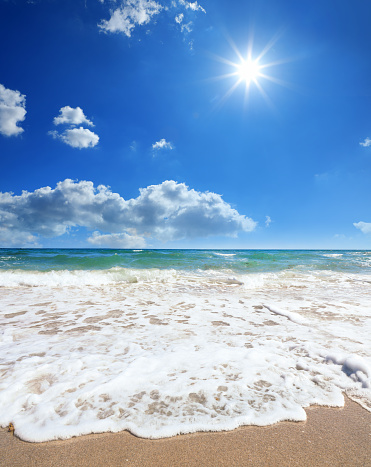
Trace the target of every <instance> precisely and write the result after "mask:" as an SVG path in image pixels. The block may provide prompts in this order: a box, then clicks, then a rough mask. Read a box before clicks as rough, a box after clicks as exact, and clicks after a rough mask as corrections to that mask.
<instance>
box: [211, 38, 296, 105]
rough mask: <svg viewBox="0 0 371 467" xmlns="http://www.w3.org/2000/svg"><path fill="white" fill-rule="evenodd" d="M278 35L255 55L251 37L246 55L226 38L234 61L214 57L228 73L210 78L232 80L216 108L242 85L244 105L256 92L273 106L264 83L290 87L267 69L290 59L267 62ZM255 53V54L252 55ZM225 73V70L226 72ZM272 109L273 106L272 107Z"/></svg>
mask: <svg viewBox="0 0 371 467" xmlns="http://www.w3.org/2000/svg"><path fill="white" fill-rule="evenodd" d="M278 38H279V34H277V35H275V36H274V37H272V39H271V40H270V41H269V42H268V43H267V44H266V46H265V47H264V48H263V50H261V52H260V53H256V51H254V48H253V38H252V37H251V38H250V40H249V41H248V44H247V50H246V54H242V53H241V52H240V51H239V50H238V48H237V47H236V45H235V44H234V42H233V41H232V39H230V38H229V37H227V39H228V42H229V44H230V45H231V47H232V49H233V51H234V52H235V54H236V61H232V60H233V59H232V60H231V59H227V58H224V57H220V56H218V55H214V59H216V60H218V61H220V62H222V63H224V64H225V65H227V66H228V67H229V72H226V73H225V74H222V75H219V76H216V77H215V78H211V79H212V80H214V79H216V80H219V79H228V80H230V79H234V81H233V82H232V84H231V87H230V88H229V89H228V91H227V92H226V94H225V95H224V96H223V97H222V98H220V99H219V100H218V103H217V104H216V105H217V106H220V105H223V103H224V102H225V101H226V100H227V99H228V98H229V97H230V96H231V95H232V93H234V92H235V90H236V89H237V88H238V87H240V86H241V85H244V88H245V99H244V101H245V104H246V103H247V100H248V97H249V95H250V94H252V93H254V92H255V90H257V91H258V92H259V93H260V95H261V96H262V97H263V98H264V100H265V101H266V103H267V104H268V105H269V106H273V104H272V101H271V99H270V98H269V96H268V95H267V93H266V91H265V90H264V81H265V82H267V81H270V82H273V83H275V84H279V85H281V86H285V87H290V83H287V82H285V81H282V80H281V79H278V78H277V77H274V76H272V75H271V74H270V73H269V72H268V69H269V68H271V67H275V66H276V65H281V64H283V63H286V62H287V61H291V59H278V60H277V59H276V60H274V61H267V57H268V55H269V54H268V52H271V51H272V47H273V46H274V44H275V43H276V42H277V40H278ZM254 52H255V53H254ZM226 71H227V70H226ZM273 107H274V106H273Z"/></svg>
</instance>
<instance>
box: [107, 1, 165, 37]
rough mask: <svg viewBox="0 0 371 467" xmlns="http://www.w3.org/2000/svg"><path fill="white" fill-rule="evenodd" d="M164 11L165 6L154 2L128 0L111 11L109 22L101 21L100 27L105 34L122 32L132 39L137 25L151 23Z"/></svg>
mask: <svg viewBox="0 0 371 467" xmlns="http://www.w3.org/2000/svg"><path fill="white" fill-rule="evenodd" d="M162 9H163V6H162V5H160V4H159V3H157V2H155V1H154V0H126V1H123V2H122V4H121V6H120V7H119V8H116V10H114V11H111V18H110V19H109V20H103V21H101V23H100V24H99V25H98V26H99V27H100V28H101V29H102V30H103V31H105V32H122V33H124V34H125V35H126V36H128V37H130V36H131V32H132V30H133V29H134V28H135V26H136V25H139V26H141V25H143V24H147V23H149V22H150V20H151V19H152V17H153V16H154V15H157V14H159V13H160V11H161V10H162Z"/></svg>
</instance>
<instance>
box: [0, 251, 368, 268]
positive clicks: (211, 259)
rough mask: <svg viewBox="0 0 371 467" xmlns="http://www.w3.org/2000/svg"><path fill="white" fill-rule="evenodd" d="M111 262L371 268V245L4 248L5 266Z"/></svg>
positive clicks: (1, 263) (1, 260) (0, 262)
mask: <svg viewBox="0 0 371 467" xmlns="http://www.w3.org/2000/svg"><path fill="white" fill-rule="evenodd" d="M111 268H134V269H152V268H156V269H175V270H179V271H182V270H183V271H207V270H223V269H227V270H230V271H232V272H235V273H241V274H249V273H257V272H279V271H284V270H288V269H295V270H302V271H305V270H308V271H315V270H328V271H339V272H348V273H355V274H357V273H361V274H368V273H371V251H361V250H358V251H353V250H352V251H344V250H115V249H0V270H7V271H9V270H25V271H43V272H48V271H53V270H55V271H61V270H68V271H74V270H105V269H111Z"/></svg>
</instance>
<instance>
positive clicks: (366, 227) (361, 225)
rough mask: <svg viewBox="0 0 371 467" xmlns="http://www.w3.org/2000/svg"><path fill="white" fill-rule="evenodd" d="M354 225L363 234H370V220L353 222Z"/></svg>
mask: <svg viewBox="0 0 371 467" xmlns="http://www.w3.org/2000/svg"><path fill="white" fill-rule="evenodd" d="M353 225H354V227H355V228H356V229H359V230H360V231H361V232H362V233H364V234H371V222H354V223H353Z"/></svg>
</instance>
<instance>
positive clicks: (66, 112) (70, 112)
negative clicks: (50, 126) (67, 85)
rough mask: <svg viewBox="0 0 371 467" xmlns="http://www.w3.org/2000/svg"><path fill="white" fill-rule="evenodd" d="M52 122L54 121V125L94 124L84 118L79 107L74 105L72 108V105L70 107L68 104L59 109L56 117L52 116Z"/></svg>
mask: <svg viewBox="0 0 371 467" xmlns="http://www.w3.org/2000/svg"><path fill="white" fill-rule="evenodd" d="M53 122H54V125H61V124H63V123H65V124H68V125H84V124H85V125H89V126H94V124H93V122H92V121H90V120H88V119H87V118H86V116H85V115H84V112H83V110H82V109H81V107H76V108H75V109H74V108H73V107H70V106H69V105H66V106H65V107H62V108H61V109H60V110H59V115H58V117H55V118H54V120H53Z"/></svg>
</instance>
